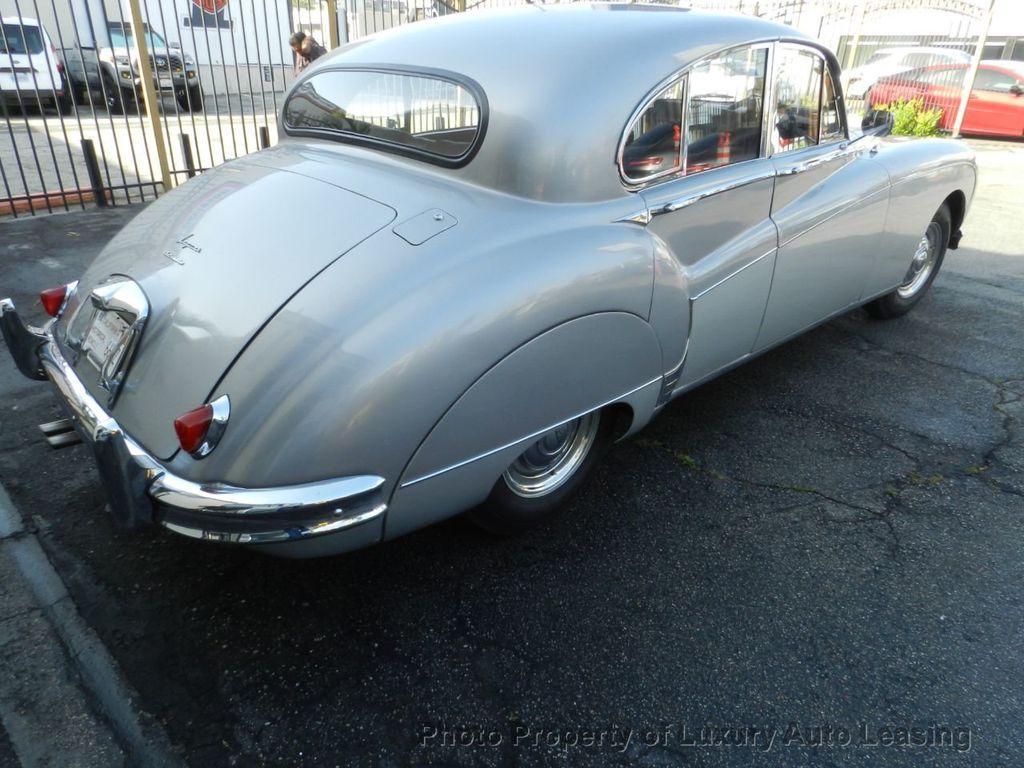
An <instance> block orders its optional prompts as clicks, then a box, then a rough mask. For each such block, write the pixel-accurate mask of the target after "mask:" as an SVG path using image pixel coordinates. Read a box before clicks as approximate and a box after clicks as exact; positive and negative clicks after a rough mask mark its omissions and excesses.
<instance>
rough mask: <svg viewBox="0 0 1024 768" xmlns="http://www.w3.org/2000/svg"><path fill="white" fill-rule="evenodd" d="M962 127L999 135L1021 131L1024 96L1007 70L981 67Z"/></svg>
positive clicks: (1023, 131)
mask: <svg viewBox="0 0 1024 768" xmlns="http://www.w3.org/2000/svg"><path fill="white" fill-rule="evenodd" d="M1014 86H1017V89H1016V90H1015V88H1014ZM962 130H963V131H964V133H986V134H996V135H1000V136H1020V135H1021V134H1022V133H1024V97H1022V96H1021V95H1020V82H1019V81H1018V79H1017V78H1016V77H1015V76H1014V75H1013V74H1011V73H1010V72H1006V71H1003V70H1001V69H997V68H995V67H992V66H982V67H981V68H980V69H979V70H978V76H977V78H976V79H975V80H974V88H973V89H972V90H971V97H970V99H969V100H968V101H967V111H966V112H965V113H964V124H963V129H962Z"/></svg>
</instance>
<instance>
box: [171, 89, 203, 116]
mask: <svg viewBox="0 0 1024 768" xmlns="http://www.w3.org/2000/svg"><path fill="white" fill-rule="evenodd" d="M177 98H178V106H179V107H181V108H182V109H183V110H185V111H186V112H202V111H203V89H202V88H200V87H199V86H198V85H194V86H192V87H191V88H189V89H188V90H185V89H184V88H182V89H181V90H179V91H178V93H177Z"/></svg>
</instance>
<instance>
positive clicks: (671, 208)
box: [649, 163, 775, 218]
mask: <svg viewBox="0 0 1024 768" xmlns="http://www.w3.org/2000/svg"><path fill="white" fill-rule="evenodd" d="M737 165H739V163H737ZM774 177H775V170H774V169H770V170H766V171H762V172H761V173H759V174H757V175H756V176H745V177H743V178H741V179H732V180H731V181H723V182H722V183H720V184H718V185H716V186H713V187H709V188H707V189H702V190H699V191H697V192H690V193H689V194H686V195H680V196H679V197H677V198H675V199H674V200H670V201H668V202H667V203H665V204H664V205H662V206H660V207H658V208H654V209H653V210H651V211H650V214H649V215H650V216H651V217H652V218H653V217H655V216H661V215H663V214H666V213H674V212H675V211H678V210H682V209H683V208H687V207H689V206H691V205H693V204H694V203H699V202H700V201H701V200H705V199H707V198H709V197H713V196H715V195H720V194H722V193H723V192H729V191H731V190H734V189H739V188H740V187H745V186H747V185H748V184H755V183H756V182H758V181H765V180H767V179H771V178H774Z"/></svg>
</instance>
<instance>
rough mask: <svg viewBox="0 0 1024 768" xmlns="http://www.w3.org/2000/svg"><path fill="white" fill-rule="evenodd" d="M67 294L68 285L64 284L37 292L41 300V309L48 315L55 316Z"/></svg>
mask: <svg viewBox="0 0 1024 768" xmlns="http://www.w3.org/2000/svg"><path fill="white" fill-rule="evenodd" d="M67 295H68V287H67V286H66V285H58V286H57V287H56V288H47V289H46V290H45V291H43V292H42V293H40V294H39V299H40V301H42V302H43V309H45V310H46V314H48V315H49V316H50V317H56V316H57V315H58V313H59V312H60V308H61V307H62V306H63V305H64V299H65V298H66V297H67Z"/></svg>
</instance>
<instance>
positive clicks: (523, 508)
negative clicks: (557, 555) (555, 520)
mask: <svg viewBox="0 0 1024 768" xmlns="http://www.w3.org/2000/svg"><path fill="white" fill-rule="evenodd" d="M612 422H613V420H612V419H610V418H608V416H607V414H605V413H602V412H601V411H594V412H593V413H588V414H586V415H584V416H580V417H579V418H577V419H573V420H572V421H570V422H567V423H566V424H562V425H561V426H558V427H556V428H555V429H552V430H551V431H550V432H546V433H545V434H543V435H541V436H540V437H539V438H538V439H537V440H536V441H535V442H534V443H533V444H532V445H530V446H529V447H528V448H527V449H526V450H525V451H523V452H522V453H521V454H520V455H519V456H518V458H516V460H515V461H513V462H512V463H511V464H510V465H509V466H508V468H507V469H506V470H505V471H504V472H503V473H502V475H501V477H500V478H498V482H497V483H495V484H494V488H493V489H492V490H491V494H490V496H488V497H487V501H485V502H484V503H483V504H481V505H480V506H479V507H477V508H476V509H474V510H473V511H472V512H470V513H469V518H470V519H471V520H472V521H473V522H474V523H476V524H477V525H479V526H480V527H481V528H484V529H485V530H487V531H490V532H491V533H497V534H502V535H509V534H513V533H518V532H520V531H523V530H526V529H527V528H530V527H531V526H533V525H535V524H536V523H538V522H540V521H541V520H543V519H544V518H545V517H547V516H548V515H550V514H551V513H553V512H555V511H556V510H557V509H558V508H559V507H561V506H562V505H563V504H565V502H567V501H568V500H569V499H570V498H571V497H572V496H573V495H575V493H576V492H577V491H578V490H579V489H580V487H581V486H582V485H583V482H584V480H585V479H586V476H587V474H589V472H590V470H591V468H592V467H593V466H594V464H596V463H597V461H598V460H599V459H600V457H601V454H602V453H604V450H605V449H606V448H607V447H608V446H609V445H610V444H611V442H612V439H613V430H614V425H613V423H612Z"/></svg>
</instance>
